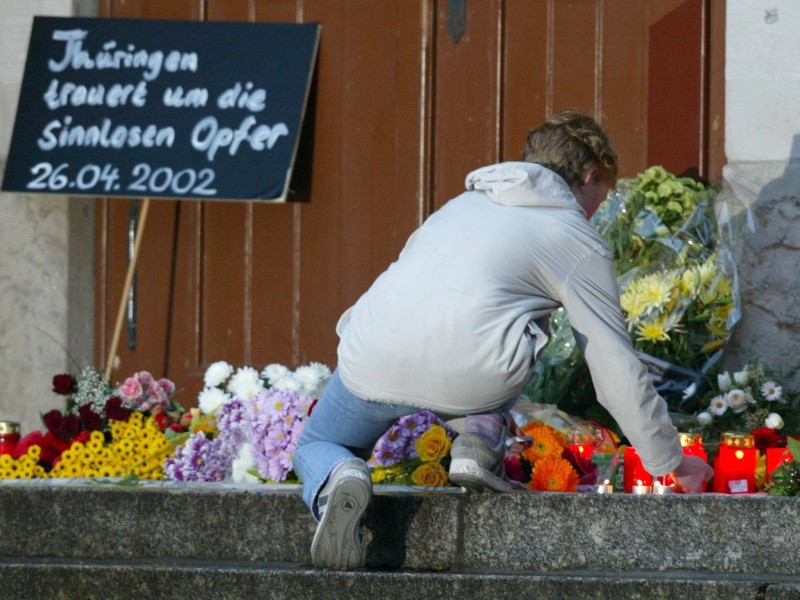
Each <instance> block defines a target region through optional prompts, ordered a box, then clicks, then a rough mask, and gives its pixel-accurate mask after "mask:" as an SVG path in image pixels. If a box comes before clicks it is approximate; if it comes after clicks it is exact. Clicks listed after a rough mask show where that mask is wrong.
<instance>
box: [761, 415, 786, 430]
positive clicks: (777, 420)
mask: <svg viewBox="0 0 800 600" xmlns="http://www.w3.org/2000/svg"><path fill="white" fill-rule="evenodd" d="M764 426H765V427H769V428H770V429H781V428H782V427H783V417H781V416H780V415H779V414H778V413H769V414H768V415H767V418H766V419H764Z"/></svg>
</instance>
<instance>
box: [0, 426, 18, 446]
mask: <svg viewBox="0 0 800 600" xmlns="http://www.w3.org/2000/svg"><path fill="white" fill-rule="evenodd" d="M18 441H19V423H14V422H13V421H0V454H11V453H12V452H13V451H14V446H16V445H17V442H18Z"/></svg>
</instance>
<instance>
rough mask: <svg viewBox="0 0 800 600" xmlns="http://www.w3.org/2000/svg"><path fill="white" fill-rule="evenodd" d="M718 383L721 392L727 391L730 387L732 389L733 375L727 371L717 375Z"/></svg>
mask: <svg viewBox="0 0 800 600" xmlns="http://www.w3.org/2000/svg"><path fill="white" fill-rule="evenodd" d="M717 385H718V386H719V391H721V392H727V391H728V390H729V389H731V376H730V375H729V374H728V372H727V371H725V372H722V373H720V374H719V375H717Z"/></svg>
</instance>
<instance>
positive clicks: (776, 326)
mask: <svg viewBox="0 0 800 600" xmlns="http://www.w3.org/2000/svg"><path fill="white" fill-rule="evenodd" d="M726 22H727V33H726V40H727V41H726V74H725V87H726V98H725V101H726V109H725V121H726V128H725V138H726V141H725V153H726V155H727V159H728V164H727V166H726V167H725V169H724V172H723V174H724V179H725V183H726V185H727V188H728V189H727V193H726V194H724V197H723V199H722V200H721V202H720V204H719V205H718V208H719V210H720V212H721V213H722V214H723V215H725V214H727V216H728V217H729V218H730V227H729V228H728V229H727V231H726V235H728V236H729V245H730V248H731V250H732V253H733V256H734V258H735V260H736V262H737V263H738V275H739V289H740V292H741V300H742V311H741V320H740V322H739V323H738V324H737V325H736V326H735V329H734V333H733V336H732V338H731V341H730V344H729V346H728V349H727V350H726V355H725V358H724V363H723V364H724V365H725V366H727V367H729V368H733V369H738V368H741V367H742V366H743V365H744V363H745V362H748V361H751V362H752V361H758V362H760V363H761V364H763V365H764V366H768V367H773V368H778V369H781V370H782V371H783V372H784V373H785V375H786V379H785V383H786V385H788V386H789V387H791V388H795V389H796V388H797V387H798V386H800V370H799V369H798V367H799V366H800V352H798V351H797V348H798V343H799V342H800V111H798V110H797V107H798V105H799V104H800V62H798V60H797V57H798V56H800V38H798V36H797V31H798V30H799V29H800V3H797V2H796V1H794V0H775V1H774V2H771V3H769V4H764V3H760V2H751V1H750V0H727V19H726Z"/></svg>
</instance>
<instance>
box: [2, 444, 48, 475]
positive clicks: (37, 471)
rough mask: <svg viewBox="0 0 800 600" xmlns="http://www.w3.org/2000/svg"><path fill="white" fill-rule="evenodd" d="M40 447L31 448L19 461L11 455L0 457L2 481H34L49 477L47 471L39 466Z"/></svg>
mask: <svg viewBox="0 0 800 600" xmlns="http://www.w3.org/2000/svg"><path fill="white" fill-rule="evenodd" d="M40 452H41V449H40V448H39V446H31V447H30V448H28V451H27V452H25V454H23V455H22V456H20V457H19V458H18V459H16V460H14V459H13V458H11V455H10V454H3V455H0V479H33V478H44V477H47V473H45V470H44V469H43V468H42V467H41V466H39V454H40Z"/></svg>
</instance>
